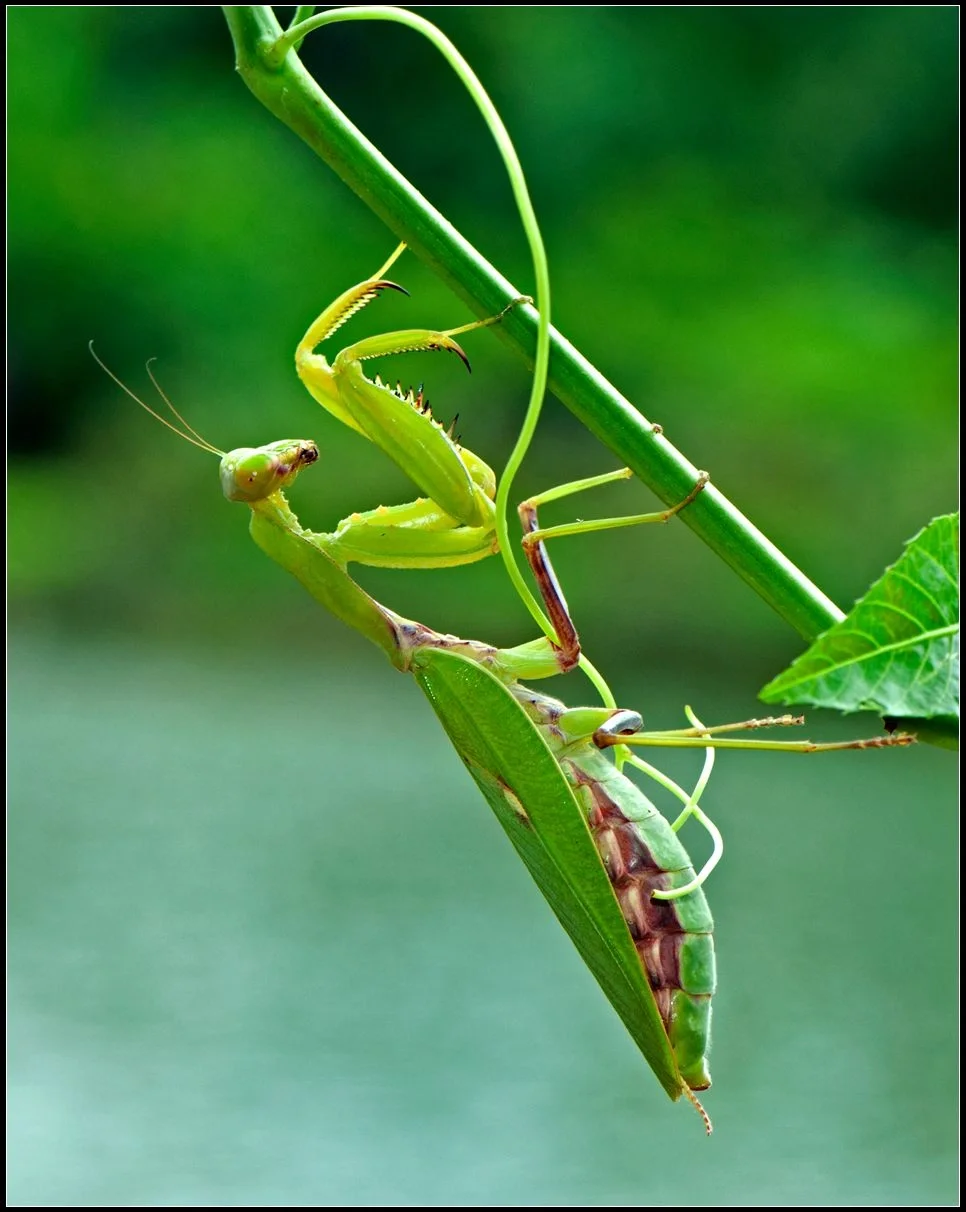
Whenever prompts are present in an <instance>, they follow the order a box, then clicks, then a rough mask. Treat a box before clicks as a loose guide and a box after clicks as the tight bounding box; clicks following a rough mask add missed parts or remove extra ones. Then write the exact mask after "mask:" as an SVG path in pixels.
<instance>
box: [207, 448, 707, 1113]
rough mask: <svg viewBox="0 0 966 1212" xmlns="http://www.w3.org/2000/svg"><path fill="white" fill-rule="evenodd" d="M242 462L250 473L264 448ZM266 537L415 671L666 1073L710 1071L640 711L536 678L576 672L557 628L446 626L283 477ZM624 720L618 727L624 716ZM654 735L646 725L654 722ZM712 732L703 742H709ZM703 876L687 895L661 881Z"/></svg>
mask: <svg viewBox="0 0 966 1212" xmlns="http://www.w3.org/2000/svg"><path fill="white" fill-rule="evenodd" d="M266 449H267V450H268V449H271V450H275V452H276V457H279V458H280V459H281V462H280V473H279V474H280V478H282V479H285V480H290V478H291V476H292V474H293V471H292V468H293V467H297V466H299V465H301V466H306V465H309V464H311V463H313V462H315V460H316V456H317V452H316V448H315V446H314V444H313V443H307V442H301V443H300V442H295V443H289V444H279V447H277V448H266ZM252 457H257V458H258V459H259V460H261V459H262V458H264V454H263V453H262V452H258V453H257V454H252V455H246V456H245V457H244V458H243V459H242V460H241V461H240V462H239V463H235V462H234V458H235V456H234V455H229V456H227V461H230V462H231V465H232V466H233V467H234V474H235V476H236V478H237V477H238V476H243V475H244V471H245V467H246V466H247V463H248V461H249V459H250V458H252ZM249 504H250V506H251V510H252V519H251V531H252V537H253V538H254V539H255V542H256V543H257V544H258V545H259V546H260V547H261V548H262V550H263V551H265V553H266V554H267V555H269V556H270V557H271V558H272V559H273V560H275V562H276V563H278V564H279V565H281V566H282V567H283V568H285V569H286V570H287V571H288V572H291V573H292V574H293V575H294V576H295V577H297V578H298V580H299V581H300V582H301V583H302V584H303V585H304V586H305V588H306V589H307V590H308V591H309V592H310V593H311V594H312V595H313V597H315V598H316V600H318V601H319V602H320V603H321V604H322V605H324V606H325V607H326V608H327V609H328V610H331V611H332V612H333V613H335V614H337V615H338V616H339V617H340V618H342V619H343V621H344V622H346V623H348V624H349V625H350V626H352V627H354V628H355V629H356V630H359V631H361V632H362V633H363V634H365V635H367V636H368V637H369V638H370V639H371V640H372V641H373V642H374V643H376V644H377V645H378V646H379V647H381V648H382V649H383V651H384V652H385V653H386V655H387V656H388V657H389V659H390V660H391V661H392V662H393V664H394V665H395V666H396V667H397V668H399V669H401V670H406V671H409V672H412V673H414V674H415V676H416V679H417V681H418V682H419V684H420V686H421V687H422V689H423V690H424V692H425V693H426V695H427V697H428V698H429V700H430V702H431V703H432V705H433V708H434V710H435V711H436V713H437V715H438V716H439V718H440V721H441V723H442V724H443V727H444V728H445V729H446V731H447V733H448V734H449V736H450V739H451V740H452V741H453V744H454V746H455V748H456V750H457V752H458V753H459V755H460V757H461V758H462V760H463V761H464V762H465V764H466V765H467V767H468V769H469V771H470V773H471V774H472V775H473V777H474V779H475V780H476V782H477V784H478V785H479V786H480V788H481V790H482V791H483V793H484V795H485V796H486V798H487V800H488V802H489V803H490V805H491V807H492V808H493V809H494V811H495V813H496V815H497V818H498V819H499V821H500V823H501V825H502V826H503V828H504V830H505V831H506V832H507V834H508V836H509V837H510V840H511V841H512V842H513V844H514V846H515V847H516V849H517V851H518V853H519V854H520V855H521V857H522V858H523V860H524V862H525V863H526V865H527V867H528V868H529V870H530V872H531V874H532V875H533V877H534V879H535V880H536V882H537V884H538V885H539V887H540V889H541V891H542V892H543V894H544V896H545V897H546V899H547V900H548V901H549V903H550V905H551V907H552V908H553V910H554V912H555V913H556V915H557V917H558V918H559V920H560V921H561V923H562V924H563V926H564V928H565V929H566V930H567V932H568V933H569V934H570V936H571V938H572V939H573V941H574V943H575V945H576V946H577V949H578V951H579V952H580V954H581V955H582V956H583V958H584V960H585V961H586V962H587V964H588V966H589V967H590V968H591V971H592V972H593V973H594V975H595V977H596V978H597V980H598V982H599V983H600V985H601V987H602V988H603V990H604V992H605V993H606V994H607V996H608V998H609V999H610V1000H611V1002H612V1003H613V1005H614V1006H615V1008H616V1009H617V1011H618V1013H619V1014H620V1016H621V1018H622V1019H623V1020H624V1022H625V1024H626V1025H627V1027H628V1030H629V1031H630V1033H631V1035H632V1036H633V1038H634V1039H635V1041H636V1042H637V1044H638V1046H639V1047H640V1048H641V1050H642V1052H643V1053H644V1055H645V1057H646V1058H647V1060H648V1062H649V1063H650V1065H651V1067H652V1068H653V1069H654V1071H655V1073H656V1074H657V1076H658V1078H659V1080H660V1081H661V1083H662V1085H663V1086H664V1088H665V1089H666V1090H667V1091H668V1093H669V1094H670V1095H671V1097H673V1098H677V1097H678V1096H679V1095H680V1094H681V1093H682V1092H684V1093H688V1094H689V1096H690V1097H692V1098H693V1095H690V1091H691V1090H703V1089H705V1088H707V1086H708V1085H710V1076H709V1074H708V1067H707V1053H708V1049H709V1046H710V1019H711V1014H710V997H711V994H712V993H713V992H714V983H715V976H714V950H713V944H712V941H711V930H712V920H711V914H710V911H709V909H708V906H707V902H706V900H705V897H704V893H703V892H702V890H701V888H700V887H699V886H693V887H691V886H692V885H695V884H696V880H697V877H696V876H695V873H694V870H693V868H692V866H691V863H690V861H689V859H688V857H687V854H686V853H685V851H684V848H683V846H682V845H681V843H680V842H679V840H678V838H677V835H676V834H675V833H674V831H673V830H672V828H671V826H670V825H669V824H668V822H667V821H666V820H665V818H664V817H663V816H661V814H660V813H659V812H658V811H657V809H656V808H655V807H654V806H653V804H651V803H650V801H649V800H648V799H647V798H646V797H645V796H644V795H643V794H642V793H641V792H640V791H639V789H638V788H637V787H636V786H635V785H634V784H633V783H631V782H630V781H629V780H628V779H626V778H625V777H624V776H623V775H622V774H621V773H620V772H619V771H618V770H617V769H616V768H615V767H614V765H613V764H612V763H611V762H610V761H609V760H608V759H607V758H606V757H605V756H604V754H603V752H602V747H601V746H606V745H608V744H610V743H612V740H616V739H618V738H620V739H621V740H623V739H625V737H624V731H625V729H626V730H627V731H628V732H630V733H639V731H640V727H641V721H640V717H639V716H636V715H635V714H634V713H632V712H620V711H614V710H613V709H611V708H607V707H602V708H583V709H579V710H577V711H570V710H568V709H567V708H566V707H564V706H563V704H561V703H559V702H557V701H556V700H554V699H550V698H547V697H545V696H543V695H539V694H537V693H535V692H534V691H532V690H530V689H528V688H527V687H525V686H524V685H523V684H522V682H521V679H539V678H544V677H548V676H552V675H554V674H556V673H559V672H561V654H560V650H559V648H556V647H555V646H554V645H553V644H552V643H551V642H550V641H548V640H547V639H545V638H541V639H538V640H536V641H534V642H532V643H530V644H524V645H521V646H520V647H518V648H513V649H495V648H491V647H489V646H488V645H485V644H481V643H478V642H475V641H470V640H462V639H459V638H457V637H455V636H448V635H441V634H439V633H437V632H435V631H432V630H431V629H429V628H427V627H425V626H423V625H422V624H419V623H414V622H412V621H411V620H407V619H403V618H402V617H401V616H399V615H397V614H396V613H395V612H394V611H391V610H389V609H388V608H386V607H384V606H382V605H381V604H379V603H378V602H376V601H375V599H373V598H371V597H370V596H369V595H368V594H367V593H366V592H365V591H364V590H363V589H362V588H361V587H360V586H358V585H357V584H356V583H355V582H354V581H353V580H352V579H351V578H350V577H349V576H348V574H347V573H346V572H345V571H344V569H343V568H341V567H340V566H339V564H338V563H337V561H336V559H335V558H334V557H333V555H332V554H331V550H330V536H327V535H314V534H312V533H311V532H308V531H305V530H303V529H302V528H301V526H300V525H299V523H298V520H297V519H296V518H295V515H294V514H293V513H292V511H291V509H290V508H289V506H288V504H287V502H286V501H285V499H284V496H283V494H282V492H281V491H280V490H277V491H275V492H273V493H270V494H269V495H268V496H266V497H264V498H263V499H261V500H256V501H249ZM615 726H616V727H618V729H619V730H618V731H616V732H615V731H614V727H615ZM645 735H646V734H645ZM698 743H699V744H700V743H701V742H700V741H699V742H698ZM686 886H689V887H690V890H689V891H686V892H685V893H684V895H683V896H681V897H680V898H676V899H674V900H673V901H672V900H665V901H659V900H656V899H652V893H653V892H654V891H656V890H665V891H666V890H674V889H683V888H685V887H686Z"/></svg>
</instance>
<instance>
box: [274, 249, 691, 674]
mask: <svg viewBox="0 0 966 1212" xmlns="http://www.w3.org/2000/svg"><path fill="white" fill-rule="evenodd" d="M404 248H405V245H400V246H399V247H398V248H397V249H396V250H395V251H394V252H393V254H392V256H391V257H390V258H389V260H388V261H386V262H385V264H384V265H382V266H380V268H379V269H378V270H377V271H376V272H375V273H374V274H373V275H372V276H371V277H369V278H366V279H365V280H364V281H362V282H360V283H358V284H357V285H356V286H353V287H351V288H350V289H349V290H347V291H344V292H343V293H342V294H341V295H339V297H338V298H337V299H336V300H335V301H334V302H332V303H330V304H329V306H328V307H326V308H325V310H324V311H323V312H322V313H321V314H320V315H319V316H318V317H317V318H316V319H315V320H314V321H313V322H312V324H311V325H310V326H309V328H308V330H307V332H306V333H305V336H304V337H303V338H302V340H301V341H300V342H299V344H298V347H297V349H296V352H295V365H296V369H297V371H298V374H299V377H300V378H301V380H302V382H303V383H304V384H305V386H306V387H307V389H308V390H309V392H310V394H311V395H312V397H313V398H314V399H315V400H317V401H318V402H319V403H320V404H321V405H322V406H323V408H325V409H326V410H327V411H328V412H330V413H331V414H332V415H333V416H334V417H336V418H337V419H338V420H340V421H342V422H343V423H344V424H346V425H348V426H350V428H352V429H355V430H356V431H357V432H358V433H361V434H362V435H363V436H364V437H366V438H368V439H369V440H370V441H371V442H373V443H374V444H375V445H377V446H378V447H379V448H380V449H381V450H382V451H383V452H384V453H385V454H387V455H388V456H389V457H390V458H391V459H392V460H393V462H395V463H396V464H397V466H399V467H400V468H401V469H402V470H403V471H404V472H405V473H406V474H407V475H408V476H409V478H410V479H411V480H412V481H413V483H414V484H416V486H417V487H418V488H420V489H421V490H422V491H423V492H424V493H425V494H426V496H425V497H422V498H420V499H419V500H416V501H412V502H410V503H408V504H405V505H395V506H380V507H379V508H377V509H374V510H370V511H368V512H365V513H355V514H352V515H351V516H350V517H348V518H345V519H344V520H343V521H342V522H340V523H339V525H338V527H337V528H336V530H335V531H333V532H332V533H331V534H330V535H328V536H326V549H327V551H328V553H329V555H330V556H331V558H333V559H335V560H337V561H338V562H339V563H341V564H343V565H348V564H350V563H360V564H365V565H370V566H377V567H389V568H446V567H454V566H456V565H459V564H468V563H473V562H474V561H476V560H482V559H485V558H486V557H487V556H489V555H491V554H493V553H494V552H496V551H497V550H498V546H499V544H498V538H497V530H496V516H495V505H494V496H495V491H496V477H495V476H494V474H493V471H492V470H491V468H490V467H489V466H488V465H487V464H486V463H485V462H484V461H483V460H482V459H480V458H479V457H478V456H477V455H475V454H474V453H473V452H472V451H470V450H467V449H466V448H465V447H463V446H461V445H460V444H459V442H458V441H457V440H456V439H455V437H454V435H453V433H452V432H451V431H447V430H445V429H444V428H443V427H442V426H441V425H440V424H439V422H438V421H436V420H435V419H434V418H433V416H432V413H431V412H430V410H429V405H428V402H427V401H426V398H425V396H424V394H423V390H422V388H421V387H420V388H419V389H417V390H412V389H410V390H406V391H404V390H403V389H402V388H401V387H398V386H397V388H396V389H395V390H393V389H392V388H391V387H389V386H387V385H386V384H385V383H383V382H382V380H381V379H380V378H379V377H378V376H376V377H375V378H374V379H369V378H368V377H367V376H366V374H365V373H364V371H363V363H364V362H366V361H368V360H370V359H373V358H379V357H385V356H388V355H391V354H400V353H410V352H414V351H419V350H433V351H438V350H444V351H448V352H451V353H455V354H456V355H457V356H458V357H460V358H461V359H462V360H463V361H464V363H466V365H467V367H468V366H469V362H468V359H467V357H466V354H465V353H464V352H463V350H462V348H461V347H460V346H459V345H458V343H457V342H456V340H455V338H456V337H457V336H459V335H461V334H463V333H466V332H470V331H472V330H474V329H476V328H483V327H486V326H487V325H490V324H495V323H498V322H499V321H500V320H501V319H502V318H503V316H504V315H505V314H506V312H507V311H508V310H509V309H510V308H511V307H515V306H517V305H518V304H520V303H523V302H530V300H529V299H525V298H522V297H521V298H517V299H514V300H512V301H511V302H510V303H508V304H507V306H506V307H505V308H504V309H503V311H502V312H500V313H499V314H498V315H495V316H491V317H490V318H489V319H486V320H480V321H476V322H474V323H471V324H465V325H462V326H461V327H459V328H451V329H446V330H431V329H405V330H402V331H399V332H392V333H385V334H382V335H380V336H376V337H367V338H364V339H363V340H361V341H357V342H355V343H354V344H352V345H349V346H347V347H346V348H345V349H343V350H342V351H341V352H340V353H338V354H337V355H336V356H335V358H334V359H333V361H332V362H331V364H330V363H329V362H328V361H327V359H326V358H325V357H323V356H322V355H321V354H318V353H316V352H315V350H316V347H317V346H318V345H320V344H321V343H322V342H323V341H326V340H328V339H329V338H330V337H331V336H332V335H333V334H334V333H335V332H337V331H338V329H339V328H341V326H342V325H343V324H344V323H345V322H346V321H347V320H348V319H349V318H350V317H352V316H354V315H355V314H356V313H357V312H358V311H360V310H361V309H362V308H364V307H365V306H366V305H367V304H368V303H370V302H371V301H372V300H373V299H374V298H376V296H377V295H378V294H380V293H381V292H382V291H383V290H386V289H392V290H398V291H403V288H402V287H400V286H398V285H397V284H396V283H395V282H390V281H389V280H388V279H387V278H386V277H385V275H386V273H388V271H389V270H390V268H391V267H392V265H393V264H394V263H395V261H396V260H397V259H398V257H399V256H400V255H401V254H402V252H403V250H404ZM403 293H406V292H405V291H403ZM629 475H630V472H629V471H628V470H627V469H626V468H624V469H621V470H619V471H615V472H607V473H606V474H604V475H601V476H594V477H591V478H589V479H586V480H579V481H574V482H572V483H569V484H563V485H560V486H558V487H556V488H553V489H550V490H549V491H547V492H545V493H541V494H540V495H539V496H537V497H533V498H531V499H530V500H529V501H526V502H524V503H523V504H522V505H521V506H520V517H521V520H522V521H523V524H524V530H525V532H527V533H526V534H525V537H524V550H525V552H526V555H527V559H528V560H529V562H530V564H531V567H532V568H533V570H534V573H535V575H536V577H537V584H538V586H539V589H540V592H541V595H542V596H543V599H544V602H545V604H546V607H547V611H548V614H549V616H550V620H551V623H552V624H553V626H554V629H555V631H556V644H557V648H558V663H559V667H560V669H561V670H567V669H571V668H573V666H574V665H576V664H577V663H578V661H579V658H580V645H579V640H578V637H577V632H576V630H575V628H574V627H573V624H572V622H571V620H570V615H569V612H568V610H567V608H566V603H565V602H564V599H563V594H562V592H561V590H560V586H559V584H558V582H557V581H556V578H555V577H554V575H553V570H552V568H551V566H550V564H549V561H548V560H547V559H546V555H545V552H544V555H543V559H542V560H541V559H537V558H535V556H534V552H535V551H536V549H537V547H538V546H540V547H541V548H542V540H543V539H548V538H556V537H562V536H565V535H575V534H586V533H588V532H590V531H594V530H605V529H611V528H613V527H616V526H632V525H638V524H640V523H646V522H659V521H667V519H668V518H670V517H673V516H674V514H675V513H677V512H678V511H679V510H681V509H683V508H684V507H685V506H686V505H687V504H689V503H690V502H691V501H692V500H693V499H694V498H695V496H696V495H697V494H698V493H699V492H700V491H701V489H702V488H703V487H704V484H705V483H706V482H707V478H708V477H707V475H706V473H704V472H702V473H701V474H700V476H699V478H698V480H697V481H696V483H695V485H694V486H693V488H692V489H691V491H690V492H689V493H688V495H687V497H686V498H685V499H684V500H683V501H680V502H679V503H678V504H677V505H675V506H673V507H672V508H670V509H667V510H664V511H661V512H659V513H647V514H636V515H631V516H629V517H620V518H602V519H599V520H590V521H581V522H573V523H569V524H566V525H563V526H554V527H550V528H549V529H546V530H542V531H541V530H539V529H537V508H538V507H539V505H541V504H545V503H547V502H549V501H554V500H559V499H561V498H563V497H565V496H570V495H573V494H575V493H579V492H584V491H586V490H588V489H590V488H596V487H599V486H601V485H604V484H609V483H612V482H613V481H615V480H619V479H625V478H627V477H628V476H629Z"/></svg>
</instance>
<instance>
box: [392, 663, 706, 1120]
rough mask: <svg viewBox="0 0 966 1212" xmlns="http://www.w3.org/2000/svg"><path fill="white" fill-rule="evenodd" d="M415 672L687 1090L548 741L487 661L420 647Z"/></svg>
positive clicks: (566, 922) (570, 927) (503, 817)
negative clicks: (473, 659) (484, 663)
mask: <svg viewBox="0 0 966 1212" xmlns="http://www.w3.org/2000/svg"><path fill="white" fill-rule="evenodd" d="M413 673H414V674H415V676H416V680H417V681H418V682H419V684H420V686H421V687H422V689H423V691H424V692H425V694H426V697H427V698H428V699H429V701H430V702H431V703H432V705H433V709H434V710H435V712H436V714H437V715H438V716H439V719H440V722H441V723H442V725H443V727H444V729H445V730H446V733H447V735H448V736H449V738H450V740H451V741H452V742H453V745H454V746H455V748H456V751H457V753H458V754H459V755H460V757H461V758H462V759H463V761H464V763H465V764H466V767H467V769H468V770H469V772H470V774H471V775H472V776H473V778H474V779H475V780H476V782H477V784H478V786H479V788H480V790H481V791H482V792H483V794H484V796H486V799H487V801H488V802H489V804H490V807H491V808H492V809H493V811H494V813H495V814H496V817H497V820H499V822H500V824H501V825H502V826H503V828H504V830H505V831H506V834H507V836H508V837H509V839H510V841H511V842H512V843H513V845H514V847H515V848H516V850H517V853H518V854H519V855H520V857H521V858H522V859H523V861H524V863H526V865H527V868H528V870H529V871H530V874H531V875H532V876H533V878H534V880H535V881H536V883H537V886H538V887H539V889H540V891H541V892H542V893H543V895H544V897H545V898H546V900H547V902H548V904H549V905H550V907H551V909H553V911H554V913H555V914H556V915H557V919H558V920H559V922H560V924H561V925H562V926H563V928H564V929H565V930H566V931H567V933H568V934H569V935H570V937H571V939H572V940H573V943H574V946H575V947H576V948H577V950H578V952H579V953H580V955H581V958H582V959H583V961H584V963H585V964H586V965H587V967H588V968H589V969H590V970H591V972H592V973H593V974H594V976H595V978H596V979H597V982H598V984H599V985H600V987H601V989H603V991H604V993H605V994H606V995H607V998H608V1000H609V1001H610V1003H611V1005H612V1006H613V1007H614V1009H615V1010H616V1011H617V1013H618V1014H619V1015H620V1017H621V1019H622V1020H623V1022H624V1025H625V1026H626V1027H627V1030H628V1031H629V1032H630V1034H631V1036H632V1038H633V1039H634V1042H635V1043H636V1044H637V1046H638V1047H639V1048H640V1050H641V1052H642V1053H643V1055H644V1058H645V1059H646V1060H647V1063H648V1064H649V1065H650V1066H651V1068H652V1069H653V1070H654V1072H655V1074H656V1075H657V1078H658V1080H659V1081H660V1083H661V1085H662V1086H663V1087H664V1089H665V1090H666V1091H667V1093H668V1094H669V1095H670V1097H671V1098H672V1099H676V1098H678V1097H679V1096H680V1094H681V1093H682V1090H683V1088H684V1082H683V1081H682V1078H681V1075H680V1073H679V1072H678V1067H677V1064H676V1063H675V1059H674V1054H673V1053H672V1051H671V1046H670V1043H669V1042H668V1037H667V1034H666V1032H665V1030H664V1025H663V1023H662V1021H661V1017H660V1014H659V1012H658V1009H657V1005H656V1003H655V1001H654V996H653V994H652V992H651V988H650V985H649V984H648V981H647V975H646V973H645V972H644V969H643V967H642V965H641V961H640V959H639V957H638V954H637V951H636V950H635V947H634V941H633V939H632V938H631V935H630V932H629V930H628V928H627V924H626V922H625V921H624V916H623V914H622V912H621V909H620V906H619V904H618V903H617V898H616V897H615V895H614V892H613V890H612V888H611V884H610V880H609V879H608V877H607V873H606V871H605V870H604V866H603V863H602V862H601V860H600V857H599V855H598V853H597V847H596V845H595V843H594V840H593V838H592V836H591V834H590V830H589V829H588V827H587V823H586V821H585V820H584V816H583V812H582V811H581V808H580V806H579V804H578V803H577V801H576V799H575V798H574V795H573V793H572V791H571V790H570V787H569V786H568V784H567V782H566V779H565V778H564V776H563V773H562V772H561V770H560V767H559V766H558V764H557V761H556V759H555V758H554V755H553V753H552V752H551V750H550V748H549V746H548V745H547V742H546V741H545V740H544V738H543V737H542V736H541V735H540V732H539V730H538V729H537V728H536V727H535V725H534V724H533V722H532V721H531V720H530V718H529V717H528V716H527V714H526V712H525V711H524V710H523V708H522V707H521V706H520V704H519V703H518V702H517V701H516V699H515V698H514V697H513V695H512V694H511V693H510V691H509V690H508V689H507V688H506V686H504V685H503V684H502V683H501V682H500V681H499V680H498V679H497V678H496V677H494V676H493V674H491V673H490V672H489V671H488V670H486V669H484V668H483V667H482V666H481V665H478V664H476V663H474V662H473V661H470V660H467V659H466V658H465V657H462V656H458V655H457V654H455V653H452V652H447V651H444V650H440V649H432V648H425V649H422V650H420V651H419V652H418V653H417V654H416V656H415V657H414V661H413Z"/></svg>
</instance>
